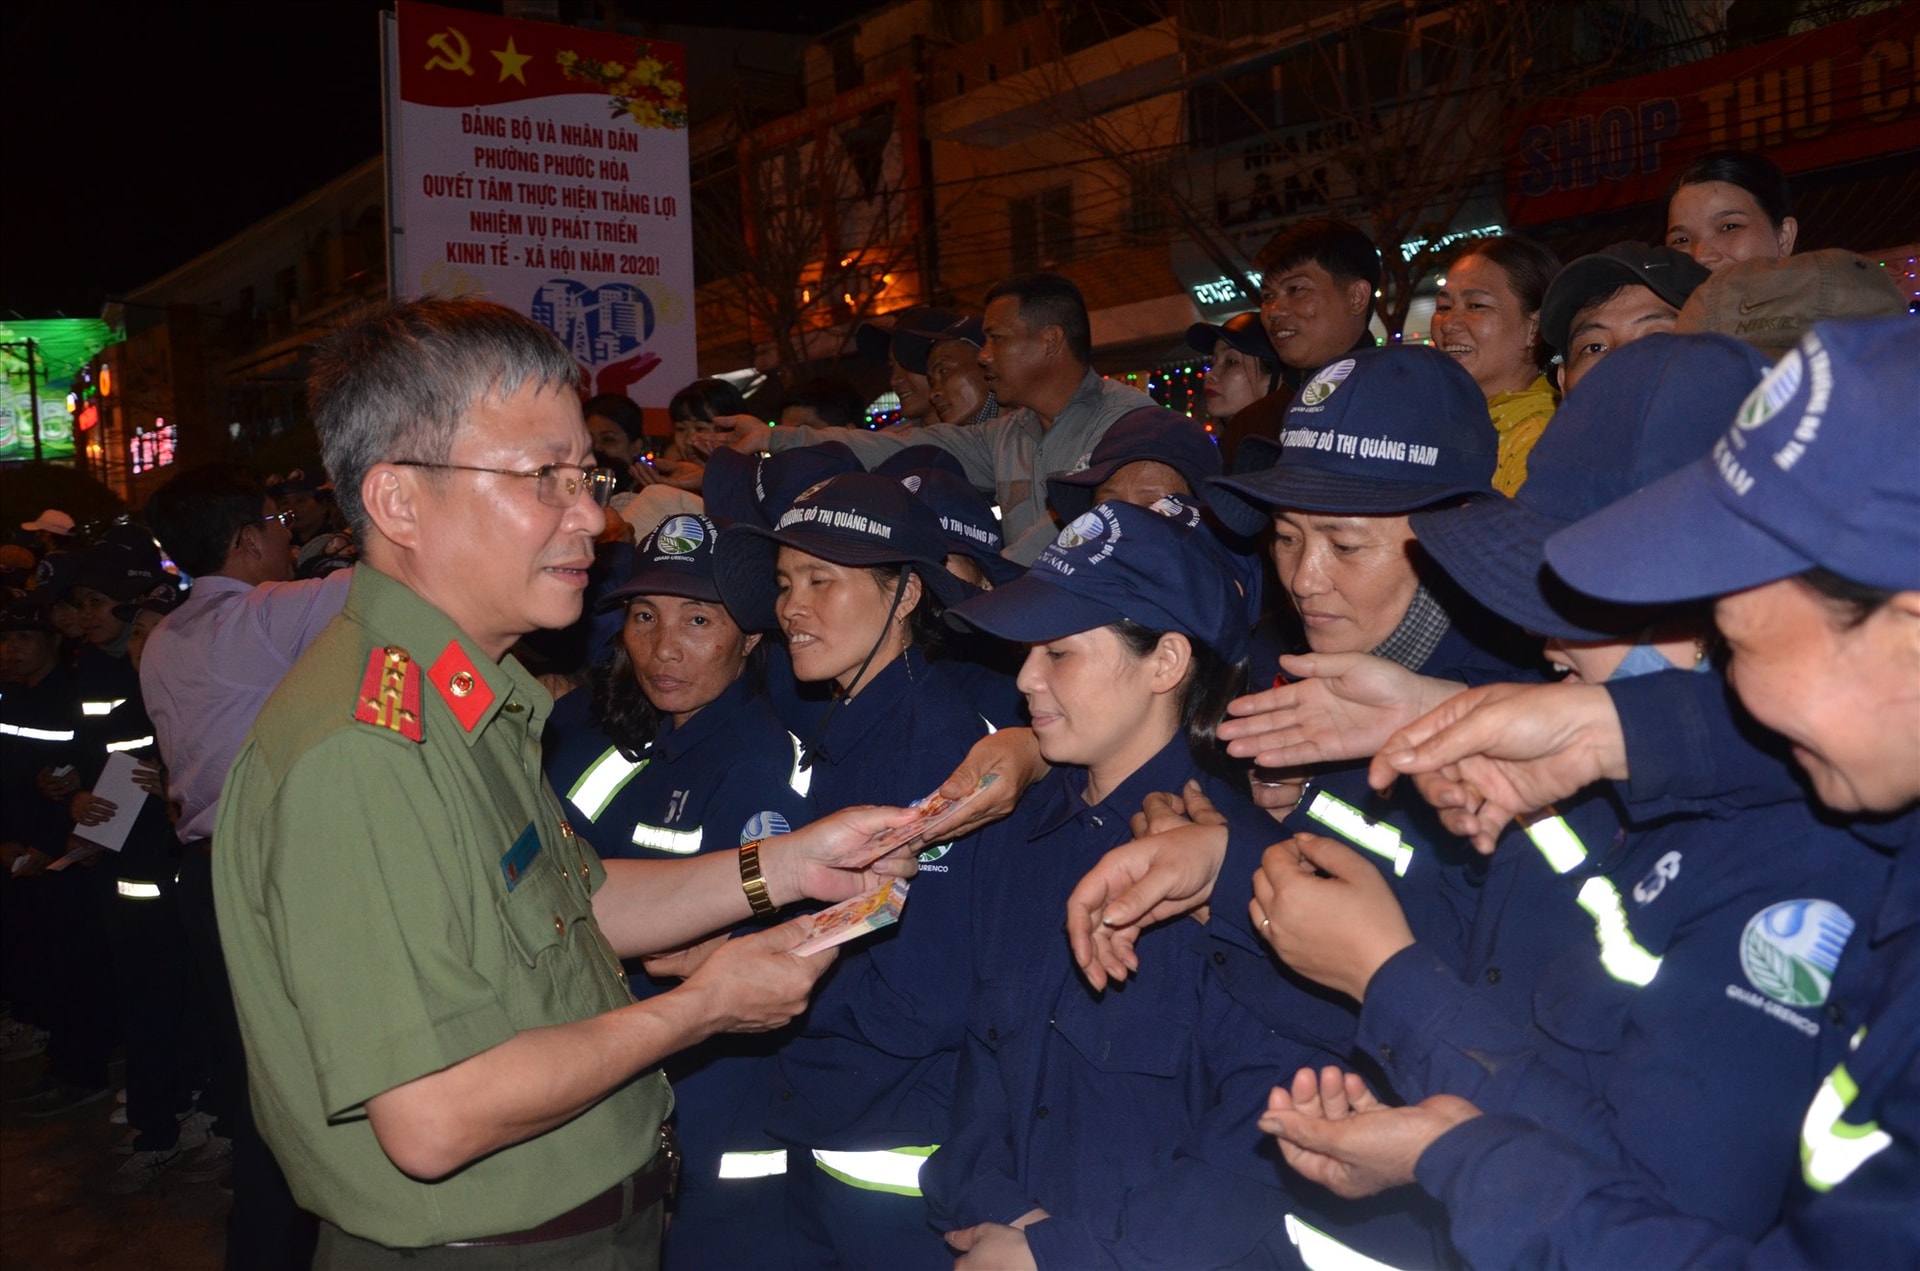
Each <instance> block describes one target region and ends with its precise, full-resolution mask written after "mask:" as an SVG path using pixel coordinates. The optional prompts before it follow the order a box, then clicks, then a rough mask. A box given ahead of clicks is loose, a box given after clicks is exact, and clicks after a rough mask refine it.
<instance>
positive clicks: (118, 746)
mask: <svg viewBox="0 0 1920 1271" xmlns="http://www.w3.org/2000/svg"><path fill="white" fill-rule="evenodd" d="M151 745H153V735H152V734H151V733H149V734H148V735H147V736H145V737H130V738H128V739H127V740H126V741H110V742H108V743H107V753H108V754H110V755H111V754H117V753H118V752H120V751H122V750H140V749H143V748H145V747H147V746H151Z"/></svg>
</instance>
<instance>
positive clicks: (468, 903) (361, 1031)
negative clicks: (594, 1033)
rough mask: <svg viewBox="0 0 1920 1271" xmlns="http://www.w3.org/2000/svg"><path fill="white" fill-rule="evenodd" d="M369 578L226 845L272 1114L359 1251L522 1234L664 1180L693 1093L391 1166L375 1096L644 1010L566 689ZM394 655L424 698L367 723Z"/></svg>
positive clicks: (248, 753) (240, 1002)
mask: <svg viewBox="0 0 1920 1271" xmlns="http://www.w3.org/2000/svg"><path fill="white" fill-rule="evenodd" d="M354 572H355V577H354V581H353V585H352V588H351V590H350V591H349V592H348V594H347V602H346V607H345V609H344V610H343V611H342V612H341V614H340V615H339V617H337V618H335V619H334V620H333V621H332V622H331V623H330V624H329V625H328V626H327V628H326V629H325V630H324V631H323V632H322V633H321V634H320V635H319V637H318V638H317V639H316V640H315V641H314V643H313V645H312V646H311V647H310V648H309V649H308V651H307V652H306V654H305V655H304V656H303V657H302V658H301V659H300V661H299V662H298V663H297V664H296V665H295V666H294V668H293V670H292V671H291V672H290V673H289V674H288V675H287V678H286V679H285V681H284V682H282V684H281V685H280V687H279V689H278V690H277V691H276V692H275V693H274V695H273V696H272V697H271V698H270V699H269V700H268V702H267V705H266V707H265V708H264V709H263V710H262V711H261V713H260V717H259V719H258V721H257V722H256V723H255V725H254V728H253V732H252V734H251V735H250V736H249V737H248V739H247V742H246V745H245V746H244V747H243V748H242V749H241V751H240V755H239V758H238V759H236V760H235V762H234V766H233V770H232V772H231V774H230V775H229V776H228V779H227V785H226V789H225V792H224V794H223V796H222V798H221V804H220V817H219V821H218V823H217V825H216V827H215V830H214V843H215V850H214V857H213V860H214V891H215V899H216V902H217V905H218V909H219V917H220V936H221V944H222V946H223V948H224V951H225V954H226V961H227V970H228V974H229V975H230V976H231V977H232V980H233V996H234V1002H235V1005H236V1006H237V1007H238V1010H239V1015H240V1025H241V1031H242V1033H243V1034H244V1036H245V1039H246V1047H247V1069H248V1076H249V1079H250V1082H251V1089H252V1092H253V1110H254V1117H255V1119H256V1120H257V1121H258V1122H259V1125H260V1130H261V1133H262V1134H263V1135H264V1137H265V1138H266V1140H267V1143H268V1144H269V1145H270V1146H271V1147H272V1148H273V1151H274V1154H275V1156H277V1157H278V1158H279V1161H280V1164H281V1166H282V1168H283V1169H284V1170H285V1171H286V1175H287V1181H288V1182H289V1183H290V1184H291V1185H292V1189H293V1194H294V1198H295V1199H296V1200H298V1201H299V1203H300V1204H301V1205H302V1206H303V1207H305V1208H307V1209H309V1210H311V1211H313V1212H314V1213H316V1214H318V1215H320V1217H322V1218H324V1219H326V1220H327V1221H329V1222H332V1223H334V1224H336V1225H337V1226H339V1227H341V1228H343V1229H344V1230H346V1231H349V1232H351V1233H353V1234H354V1235H357V1236H361V1237H363V1238H365V1239H368V1240H373V1241H377V1242H379V1243H381V1244H384V1245H389V1246H395V1247H413V1246H422V1245H433V1244H442V1243H446V1242H449V1241H454V1240H461V1239H468V1238H472V1237H477V1236H484V1235H492V1234H498V1233H501V1232H510V1231H519V1230H523V1229H525V1228H528V1227H533V1226H537V1225H539V1224H540V1223H542V1222H545V1221H546V1220H548V1219H550V1218H553V1217H555V1216H557V1215H559V1214H562V1213H564V1212H566V1211H567V1210H569V1209H572V1208H573V1207H575V1206H577V1205H579V1204H580V1203H582V1202H583V1201H586V1200H588V1199H590V1198H591V1197H593V1196H595V1195H597V1194H599V1193H600V1192H602V1191H604V1190H606V1189H607V1188H608V1187H610V1186H612V1185H613V1184H615V1183H617V1182H618V1181H619V1180H620V1179H621V1178H623V1177H624V1176H626V1175H627V1174H630V1173H632V1172H633V1171H634V1170H636V1169H637V1168H639V1167H640V1166H641V1165H643V1164H645V1163H646V1161H647V1160H648V1159H649V1158H650V1157H651V1156H652V1154H653V1152H654V1149H655V1145H656V1143H657V1140H658V1130H659V1126H660V1123H661V1122H662V1121H663V1120H664V1119H665V1117H666V1115H667V1112H668V1110H669V1108H670V1106H671V1098H670V1095H669V1094H668V1091H667V1085H666V1080H665V1078H664V1077H663V1076H662V1075H661V1074H660V1072H659V1070H658V1069H653V1070H650V1071H648V1072H646V1073H644V1074H642V1075H640V1076H638V1077H636V1078H634V1079H633V1080H632V1081H630V1082H628V1083H627V1084H626V1085H624V1086H622V1087H621V1088H620V1089H618V1090H616V1091H614V1092H613V1093H612V1094H610V1095H609V1096H608V1097H607V1098H605V1099H603V1100H602V1101H601V1102H599V1103H598V1104H596V1105H594V1106H593V1107H592V1108H590V1109H589V1110H587V1111H586V1112H584V1113H582V1114H581V1115H580V1116H578V1117H575V1118H574V1119H573V1120H572V1121H569V1122H567V1123H566V1124H565V1125H561V1126H558V1127H556V1128H554V1129H552V1130H550V1131H548V1132H547V1133H545V1134H542V1135H539V1136H538V1137H536V1138H533V1139H529V1140H527V1141H526V1142H524V1143H520V1144H517V1145H515V1146H513V1147H509V1148H505V1149H503V1150H501V1151H499V1152H496V1153H494V1154H492V1155H490V1156H488V1157H485V1158H484V1159H482V1160H479V1161H475V1162H474V1163H473V1164H471V1165H469V1166H467V1167H465V1168H464V1169H462V1170H459V1171H457V1172H456V1173H454V1174H453V1175H451V1176H450V1177H448V1178H445V1179H442V1180H441V1181H439V1182H433V1183H423V1182H420V1181H417V1180H415V1179H413V1178H410V1177H408V1176H407V1175H405V1174H403V1173H401V1172H400V1170H398V1169H397V1168H395V1167H394V1165H393V1163H392V1162H391V1161H389V1160H388V1159H387V1156H386V1153H385V1152H383V1151H382V1150H381V1147H380V1144H379V1142H378V1141H377V1140H376V1139H375V1137H374V1134H373V1130H372V1128H371V1127H370V1126H369V1124H368V1122H367V1119H366V1109H365V1104H366V1101H367V1100H368V1099H369V1098H371V1097H372V1096H374V1095H377V1094H380V1093H382V1092H384V1091H387V1090H391V1089H393V1088H394V1087H396V1086H399V1085H403V1084H405V1083H406V1082H408V1081H411V1080H413V1079H415V1078H417V1077H422V1076H425V1075H427V1074H428V1073H432V1072H436V1071H438V1070H440V1069H442V1068H446V1067H448V1066H450V1065H452V1064H456V1063H458V1062H460V1061H461V1060H463V1059H467V1058H469V1057H471V1056H473V1055H476V1054H478V1053H480V1052H481V1051H484V1050H488V1049H490V1048H491V1047H494V1046H497V1045H499V1044H500V1043H502V1042H504V1041H507V1040H508V1039H509V1038H511V1037H513V1036H514V1035H515V1034H516V1033H518V1032H520V1031H522V1030H524V1029H530V1028H537V1027H540V1026H542V1025H549V1024H563V1023H569V1022H571V1021H574V1020H579V1019H584V1018H588V1017H590V1016H593V1015H596V1014H599V1013H601V1012H604V1011H608V1010H611V1009H614V1008H616V1007H620V1006H624V1005H627V1004H628V1003H630V1002H631V1001H632V1000H633V998H632V995H631V993H630V992H629V991H628V988H627V983H626V977H625V975H624V973H623V972H622V971H621V968H620V963H619V959H618V958H616V957H615V956H614V954H613V951H612V949H611V947H610V946H609V945H608V944H607V941H606V938H605V937H604V936H603V935H602V934H601V932H600V928H599V926H598V924H596V923H595V921H594V919H593V912H592V901H591V896H592V893H593V890H594V889H595V888H597V887H598V886H599V885H600V884H601V883H602V882H603V881H604V880H605V878H606V871H605V869H604V868H603V867H602V866H601V864H600V860H599V858H598V857H597V856H595V855H594V853H593V851H592V849H591V848H589V847H587V846H586V844H585V843H583V842H582V841H581V840H579V839H578V838H576V837H575V836H574V835H573V834H572V832H571V830H570V829H569V828H568V827H567V826H566V824H565V823H564V821H563V820H562V817H561V809H560V804H559V801H558V800H557V799H556V798H555V797H554V794H553V792H552V790H551V789H550V788H549V787H548V785H547V783H546V780H545V778H544V777H543V776H542V775H541V770H540V732H541V728H542V726H543V725H544V724H545V722H546V717H547V713H548V711H549V710H550V709H551V708H552V705H553V699H552V698H551V697H550V696H549V695H548V693H547V691H546V690H545V689H544V688H542V687H541V686H540V684H539V682H538V681H537V680H535V679H534V678H533V677H532V676H530V675H529V674H528V673H527V672H526V670H525V669H524V668H523V667H521V666H520V664H519V663H518V662H517V661H515V660H514V659H513V658H511V657H509V658H507V659H506V660H505V661H504V662H501V663H495V662H493V661H491V660H490V659H488V658H487V657H486V656H485V655H483V654H482V653H481V652H480V651H479V650H478V649H476V648H475V647H474V646H473V645H472V644H471V643H470V642H468V641H467V640H466V638H465V637H464V636H462V634H461V633H460V631H459V630H458V629H457V628H456V627H455V626H454V624H453V623H452V621H451V620H450V619H448V618H447V616H446V615H445V614H443V613H441V612H440V611H439V610H438V609H436V608H434V607H433V606H431V605H429V604H428V603H427V602H426V601H424V600H422V599H421V598H420V597H419V596H418V595H416V594H415V593H414V592H412V591H410V590H409V589H407V588H406V587H404V586H402V585H401V584H400V583H398V582H396V581H395V580H394V579H392V578H390V577H388V576H387V575H384V574H381V573H379V572H378V571H376V570H374V569H372V568H369V567H367V566H365V565H363V566H362V567H361V568H360V569H358V570H356V571H354ZM383 648H384V649H404V650H405V651H406V652H407V654H408V655H409V658H410V661H411V669H410V670H409V671H408V672H407V674H408V676H410V677H412V678H411V681H410V682H411V683H413V685H414V687H415V688H416V689H417V702H416V701H415V699H414V697H412V696H408V695H403V696H404V700H405V701H406V702H407V703H411V704H414V705H415V706H417V709H415V710H411V711H409V712H408V714H407V717H406V718H404V719H402V720H400V721H398V722H400V723H401V724H402V727H401V729H399V730H396V729H394V728H392V727H388V726H383V724H381V723H377V722H363V721H362V720H360V719H356V717H355V711H356V709H357V708H359V707H360V704H361V703H362V702H363V701H364V700H366V698H367V696H368V695H367V693H366V692H365V691H364V690H365V688H366V686H367V685H368V683H369V662H370V659H371V660H372V662H373V666H374V668H375V669H376V670H377V669H378V668H379V667H380V666H381V664H382V662H383V661H384V656H383V655H382V654H381V653H379V652H378V651H379V650H381V649H383ZM376 696H377V694H376ZM364 713H369V712H367V711H363V714H364ZM463 718H464V719H465V720H466V721H467V722H463ZM416 726H417V727H416ZM410 731H417V732H418V734H419V735H420V738H421V739H420V740H418V741H415V740H412V739H411V738H410V737H409V736H407V735H406V734H407V733H408V732H410ZM509 875H512V876H513V881H512V883H511V884H509Z"/></svg>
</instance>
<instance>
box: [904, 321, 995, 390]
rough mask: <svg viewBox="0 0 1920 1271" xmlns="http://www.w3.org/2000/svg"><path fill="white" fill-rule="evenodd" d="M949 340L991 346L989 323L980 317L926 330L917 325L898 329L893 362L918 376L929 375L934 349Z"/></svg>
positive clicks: (976, 346) (976, 345)
mask: <svg viewBox="0 0 1920 1271" xmlns="http://www.w3.org/2000/svg"><path fill="white" fill-rule="evenodd" d="M934 312H938V311H937V310H936V311H934ZM948 340H964V341H965V342H967V343H968V344H971V345H972V346H973V347H974V348H976V349H978V348H984V347H985V346H986V343H987V336H986V324H984V323H983V322H981V321H980V319H978V318H958V319H955V320H954V321H953V322H950V323H947V324H946V325H945V326H941V327H922V326H919V325H917V324H916V325H914V326H910V327H909V326H898V327H895V328H894V329H893V343H892V349H893V360H894V361H896V362H898V363H900V365H902V366H904V367H906V368H907V369H908V370H909V371H912V372H913V373H914V374H915V375H925V374H926V373H927V361H928V360H929V358H931V356H932V354H933V346H934V345H936V344H945V343H946V342H947V341H948Z"/></svg>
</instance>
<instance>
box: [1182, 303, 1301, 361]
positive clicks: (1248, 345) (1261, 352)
mask: <svg viewBox="0 0 1920 1271" xmlns="http://www.w3.org/2000/svg"><path fill="white" fill-rule="evenodd" d="M1222 340H1225V341H1226V342H1227V343H1228V344H1230V345H1232V346H1233V347H1234V348H1236V349H1239V350H1240V351H1241V352H1242V353H1244V354H1246V355H1247V356H1248V357H1255V358H1259V359H1260V360H1261V361H1262V362H1272V363H1276V364H1277V363H1278V362H1279V361H1280V353H1279V351H1278V350H1277V349H1275V348H1274V347H1273V338H1272V337H1271V336H1269V335H1268V334H1267V325H1266V323H1264V322H1262V321H1260V311H1259V310H1258V309H1255V310H1253V311H1251V312H1248V313H1236V314H1234V315H1233V316H1232V317H1231V318H1228V319H1227V320H1226V321H1225V322H1220V323H1213V322H1196V323H1194V324H1193V325H1192V326H1190V327H1188V328H1187V347H1188V348H1190V349H1192V350H1193V351H1194V352H1196V353H1202V354H1205V355H1206V356H1207V357H1212V356H1213V346H1214V345H1216V344H1218V343H1220V341H1222Z"/></svg>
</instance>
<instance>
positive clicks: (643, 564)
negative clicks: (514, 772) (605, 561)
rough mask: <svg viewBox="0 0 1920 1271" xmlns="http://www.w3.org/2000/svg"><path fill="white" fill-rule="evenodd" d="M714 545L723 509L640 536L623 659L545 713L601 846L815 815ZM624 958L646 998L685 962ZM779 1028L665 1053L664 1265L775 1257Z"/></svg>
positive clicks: (741, 835)
mask: <svg viewBox="0 0 1920 1271" xmlns="http://www.w3.org/2000/svg"><path fill="white" fill-rule="evenodd" d="M717 540H718V531H717V530H716V529H715V527H714V525H713V522H711V521H709V520H707V519H706V518H705V517H702V516H694V515H683V516H674V517H669V518H668V519H667V520H666V521H665V522H663V523H662V524H661V526H660V528H659V529H657V530H655V531H654V532H653V533H652V534H651V535H649V536H648V537H647V539H646V541H644V542H643V543H641V544H640V546H639V549H638V550H637V551H636V552H635V553H634V559H633V564H632V566H631V568H630V569H629V570H628V572H627V574H626V576H625V577H624V578H623V579H622V580H621V582H620V584H619V586H617V587H615V588H614V589H613V590H612V591H610V592H608V593H607V595H606V596H605V597H604V598H602V600H601V602H600V603H601V605H602V606H604V607H606V608H610V609H611V608H617V609H619V610H621V611H623V613H624V617H625V621H624V622H623V623H622V625H621V632H620V637H619V640H618V641H617V643H616V644H615V647H614V651H613V654H612V656H611V657H610V658H609V659H608V660H606V661H604V662H602V663H599V664H598V665H596V666H595V668H594V670H593V672H592V676H591V682H592V690H591V691H590V692H584V693H572V694H569V695H568V696H566V697H564V698H562V699H561V700H560V701H559V702H558V703H556V704H555V706H554V711H553V715H552V717H551V718H550V719H549V720H548V721H547V730H546V734H545V736H544V738H543V745H544V747H545V750H546V763H545V767H546V773H547V778H548V780H549V781H551V782H552V783H553V787H554V789H555V791H556V792H558V793H559V794H560V797H561V799H562V800H563V802H564V803H565V804H566V807H567V810H568V812H569V814H570V817H571V819H572V822H573V824H574V826H575V827H576V828H577V829H578V831H579V832H580V834H581V836H582V837H583V838H585V839H586V840H587V841H588V842H590V843H592V844H593V845H594V848H595V850H597V851H598V852H599V853H600V855H601V856H602V857H603V858H609V857H630V858H633V859H637V860H672V859H674V858H676V857H685V856H695V855H702V854H706V853H712V852H733V851H737V850H738V849H739V848H740V846H741V845H742V844H745V843H751V842H753V841H755V840H757V839H762V838H765V837H767V836H768V835H772V834H784V833H786V832H787V831H788V830H790V829H794V828H797V827H799V826H802V825H805V824H806V823H807V822H808V821H809V820H811V819H812V812H811V807H810V805H809V803H808V801H807V797H806V787H807V785H808V779H807V775H806V774H805V773H802V772H800V771H799V770H798V768H797V764H798V762H799V747H800V743H799V741H798V740H796V739H795V738H794V737H793V736H792V735H791V734H789V733H788V732H787V730H786V729H785V728H783V727H781V725H780V722H779V720H778V719H776V718H775V716H774V714H773V708H772V706H771V705H770V704H768V702H767V700H766V696H765V687H764V683H763V681H764V677H765V672H766V657H765V655H764V653H763V652H762V649H761V645H762V641H763V637H762V636H761V635H759V634H758V633H750V632H745V631H742V630H741V629H740V626H739V624H738V623H736V622H735V621H734V619H733V616H732V615H731V614H730V613H728V611H727V609H726V606H725V605H724V604H722V603H721V601H720V592H719V588H718V586H717V584H716V583H715V582H714V579H713V551H714V547H715V544H716V542H717ZM763 925H765V924H764V923H760V922H757V921H756V922H750V923H748V924H746V925H745V926H744V927H743V928H742V930H743V931H751V930H754V929H757V928H758V927H760V926H763ZM649 963H651V965H649ZM628 971H629V972H630V977H629V983H630V984H631V985H632V987H633V990H634V994H635V996H636V997H642V998H644V997H649V996H653V995H655V994H658V993H660V992H662V991H664V990H665V989H666V988H667V987H669V985H670V983H671V980H672V979H673V978H677V977H678V976H681V975H684V974H685V968H684V967H682V966H680V965H678V963H677V960H676V959H673V958H669V959H667V960H665V961H664V962H660V961H653V960H642V959H633V960H631V961H630V962H629V963H628ZM779 1036H780V1034H777V1033H776V1034H772V1035H769V1036H766V1037H737V1036H736V1037H715V1038H710V1039H708V1040H707V1041H705V1042H703V1043H701V1044H700V1045H699V1046H696V1047H693V1048H691V1049H689V1050H687V1051H684V1052H682V1053H680V1054H678V1055H675V1056H673V1057H672V1058H671V1059H670V1060H669V1061H668V1062H667V1063H666V1064H665V1065H664V1067H665V1069H666V1073H667V1079H668V1080H669V1081H671V1082H672V1083H673V1096H674V1125H675V1127H676V1129H677V1130H678V1133H679V1140H680V1153H681V1170H680V1191H679V1195H678V1198H677V1200H676V1203H675V1207H674V1216H673V1221H672V1223H671V1224H670V1225H669V1228H668V1234H667V1238H666V1244H665V1248H664V1250H663V1259H664V1261H663V1265H665V1266H667V1267H688V1268H697V1267H716V1266H739V1265H744V1264H746V1263H749V1262H751V1261H753V1260H755V1259H757V1258H759V1259H774V1260H777V1259H778V1258H779V1256H780V1251H781V1250H782V1248H783V1247H784V1245H783V1240H784V1235H783V1232H784V1227H783V1224H782V1223H781V1222H780V1221H779V1211H780V1206H781V1185H780V1180H779V1178H778V1173H779V1169H778V1167H779V1166H780V1165H782V1164H784V1162H785V1159H786V1154H785V1151H784V1150H783V1149H782V1148H781V1147H780V1145H779V1144H777V1143H775V1142H773V1141H772V1140H770V1139H768V1138H767V1137H766V1134H765V1131H764V1130H762V1129H761V1127H760V1125H759V1120H760V1118H759V1115H758V1107H757V1104H756V1102H755V1099H754V1096H755V1095H756V1094H757V1093H758V1092H759V1091H760V1090H762V1089H763V1088H764V1086H765V1083H766V1080H767V1075H766V1071H767V1068H768V1065H769V1064H770V1063H771V1057H772V1054H773V1050H774V1048H775V1046H776V1045H777V1044H778V1038H779Z"/></svg>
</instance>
